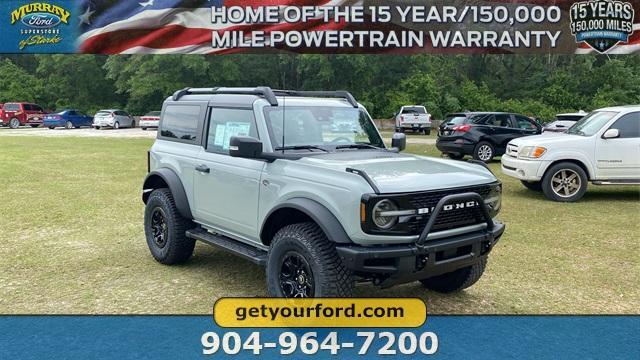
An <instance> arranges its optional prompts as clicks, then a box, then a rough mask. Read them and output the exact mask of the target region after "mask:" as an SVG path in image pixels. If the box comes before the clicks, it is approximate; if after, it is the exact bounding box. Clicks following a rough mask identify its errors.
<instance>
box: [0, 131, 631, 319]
mask: <svg viewBox="0 0 640 360" xmlns="http://www.w3.org/2000/svg"><path fill="white" fill-rule="evenodd" d="M151 144H152V141H151V140H146V139H103V138H80V137H71V138H43V137H6V136H3V137H0V180H1V183H2V187H0V203H1V205H0V215H1V216H0V313H3V314H23V313H28V314H54V313H56V314H57V313H74V314H95V313H101V314H119V313H158V314H160V313H164V314H167V313H174V314H175V313H177V314H192V313H197V314H206V313H210V312H211V307H212V304H213V302H214V300H215V299H217V298H219V297H224V296H263V295H266V293H265V277H264V271H263V270H262V269H261V268H260V267H258V266H255V265H253V264H251V263H249V262H245V261H243V260H239V259H238V258H236V257H234V256H232V255H229V254H228V253H225V252H223V251H220V250H217V249H215V248H212V247H208V246H205V245H202V244H198V246H197V247H196V251H195V254H194V257H193V258H192V259H191V260H190V261H189V262H188V263H187V264H185V265H181V266H175V267H169V266H164V265H160V264H158V263H156V262H155V261H154V260H153V258H152V257H151V256H150V254H149V251H148V250H147V245H146V243H145V239H144V233H143V227H142V217H143V204H142V202H141V200H140V190H141V184H142V180H143V178H144V176H145V173H146V151H147V149H148V148H149V147H150V146H151ZM408 151H410V152H414V153H418V154H423V155H430V156H439V153H438V152H437V151H436V150H435V148H434V147H433V146H426V145H410V146H409V148H408ZM491 167H492V169H493V170H494V171H495V172H496V174H497V175H498V176H499V177H500V179H501V180H502V181H503V182H504V200H503V203H504V206H503V211H502V214H501V218H502V220H504V221H505V222H506V223H507V230H506V233H505V235H504V236H503V238H502V239H501V241H500V243H499V244H498V245H497V246H496V248H495V250H494V252H493V253H492V255H491V257H490V261H489V266H488V269H487V271H486V273H485V275H484V277H483V278H482V279H481V280H480V281H479V282H478V283H477V284H476V285H475V286H473V287H472V288H470V289H468V290H466V291H464V292H462V293H459V294H454V295H440V294H437V293H434V292H429V291H426V290H424V289H423V288H422V287H421V286H420V285H419V284H418V283H412V284H407V285H402V286H398V287H394V288H391V289H386V290H381V291H380V290H378V289H376V288H374V287H373V286H371V285H363V286H360V287H358V290H357V295H360V296H400V297H404V296H411V297H420V298H423V299H425V300H426V301H427V303H428V309H429V312H430V313H438V314H442V313H447V314H460V313H471V314H488V313H505V314H550V313H554V314H557V313H563V314H583V313H598V314H601V313H625V314H631V313H637V312H638V309H640V286H639V285H638V284H640V244H639V243H640V241H639V240H640V222H639V221H638V220H639V215H640V201H639V200H640V193H639V192H638V188H635V187H595V186H591V188H590V189H589V192H588V193H587V195H586V196H585V198H584V199H583V200H582V201H581V202H579V203H574V204H559V203H553V202H550V201H547V200H545V199H544V198H543V196H542V195H541V194H538V193H535V192H531V191H528V190H526V189H525V188H524V187H522V186H521V185H520V184H519V182H517V181H515V180H514V179H511V178H508V177H505V176H502V175H501V174H500V173H499V170H498V168H499V163H498V162H494V163H493V164H491Z"/></svg>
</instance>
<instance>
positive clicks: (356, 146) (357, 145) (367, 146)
mask: <svg viewBox="0 0 640 360" xmlns="http://www.w3.org/2000/svg"><path fill="white" fill-rule="evenodd" d="M338 149H381V148H379V147H377V146H373V145H370V144H363V143H355V144H348V145H338V146H336V150H338Z"/></svg>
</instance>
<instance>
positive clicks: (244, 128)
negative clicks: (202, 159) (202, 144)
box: [207, 108, 258, 154]
mask: <svg viewBox="0 0 640 360" xmlns="http://www.w3.org/2000/svg"><path fill="white" fill-rule="evenodd" d="M232 136H251V137H254V138H258V130H257V129H256V120H255V118H254V117H253V111H252V110H244V109H224V108H212V109H211V118H210V121H209V131H208V137H207V151H209V152H215V153H219V154H229V139H231V137H232Z"/></svg>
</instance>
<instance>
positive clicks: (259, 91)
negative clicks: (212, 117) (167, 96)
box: [173, 86, 278, 106]
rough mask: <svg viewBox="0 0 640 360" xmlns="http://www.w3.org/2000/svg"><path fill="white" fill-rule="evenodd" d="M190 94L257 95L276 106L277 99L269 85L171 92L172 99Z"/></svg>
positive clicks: (176, 99)
mask: <svg viewBox="0 0 640 360" xmlns="http://www.w3.org/2000/svg"><path fill="white" fill-rule="evenodd" d="M190 94H194V95H196V94H200V95H206V94H210V95H215V94H230V95H258V96H264V98H265V99H266V100H267V101H268V102H269V104H270V105H271V106H278V100H277V99H276V96H275V95H274V93H273V91H272V90H271V88H270V87H266V86H260V87H256V88H222V87H215V88H184V89H182V90H178V91H176V92H175V93H174V94H173V101H178V100H180V98H181V97H183V96H185V95H190Z"/></svg>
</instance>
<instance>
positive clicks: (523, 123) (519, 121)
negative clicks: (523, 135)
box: [516, 115, 537, 130]
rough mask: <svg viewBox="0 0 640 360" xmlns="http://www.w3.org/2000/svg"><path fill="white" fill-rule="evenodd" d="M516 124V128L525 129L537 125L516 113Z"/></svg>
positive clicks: (534, 127) (530, 128) (535, 127)
mask: <svg viewBox="0 0 640 360" xmlns="http://www.w3.org/2000/svg"><path fill="white" fill-rule="evenodd" d="M516 125H517V126H518V128H520V129H525V130H532V129H537V126H536V125H535V124H534V123H533V121H531V120H530V119H529V118H526V117H524V116H520V115H516Z"/></svg>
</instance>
